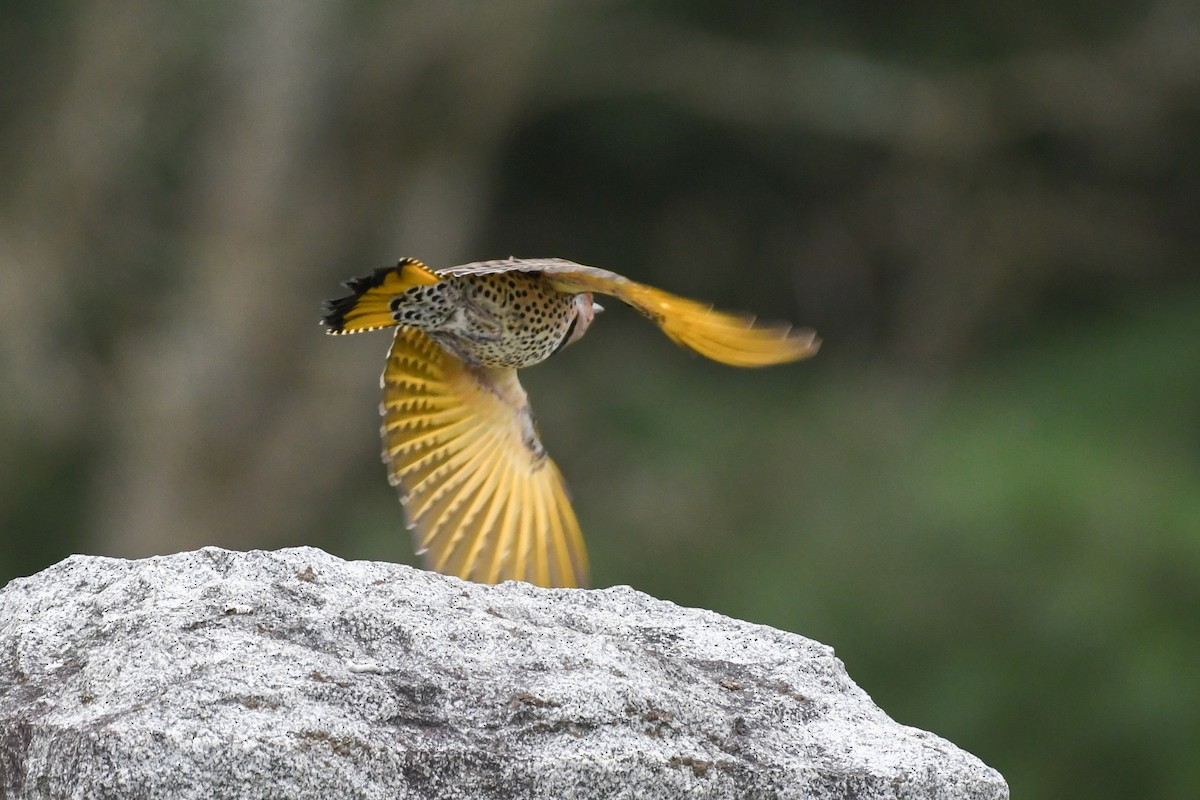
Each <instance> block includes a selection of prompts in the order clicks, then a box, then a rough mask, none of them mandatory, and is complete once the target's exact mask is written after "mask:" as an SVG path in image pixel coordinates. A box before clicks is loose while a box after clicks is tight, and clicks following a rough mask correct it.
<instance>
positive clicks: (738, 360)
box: [438, 258, 821, 367]
mask: <svg viewBox="0 0 1200 800" xmlns="http://www.w3.org/2000/svg"><path fill="white" fill-rule="evenodd" d="M510 270H514V271H518V272H540V273H542V274H543V275H545V276H546V279H547V280H548V281H550V285H551V286H553V287H554V288H555V289H557V290H559V291H560V292H567V293H569V294H579V293H581V292H595V293H597V294H606V295H611V296H613V297H616V298H617V299H618V300H621V301H622V302H624V303H627V304H629V305H631V306H633V307H634V308H636V309H637V310H638V311H640V312H641V313H642V314H644V315H645V316H647V317H649V318H650V319H652V320H654V322H655V323H657V324H658V326H659V327H660V328H662V330H663V333H665V334H666V335H667V336H669V337H670V338H671V340H672V341H673V342H675V343H676V344H679V345H682V346H683V347H688V348H691V349H692V350H695V351H696V352H697V353H699V354H700V355H702V356H705V357H707V358H711V359H713V360H714V361H720V362H721V363H723V364H729V365H731V366H735V367H766V366H770V365H772V364H784V363H787V362H789V361H799V360H800V359H803V358H808V357H810V356H812V355H814V354H816V352H817V349H818V348H819V347H820V345H821V342H820V340H819V339H817V336H816V334H815V333H814V332H813V331H811V330H808V329H802V328H793V327H792V326H791V325H788V324H787V323H774V324H771V323H768V324H764V323H756V322H755V319H754V317H753V316H750V315H747V314H731V313H729V312H725V311H717V310H715V309H714V308H713V307H712V306H710V305H707V304H705V303H699V302H697V301H695V300H688V299H687V298H683V297H679V296H677V295H673V294H671V293H670V292H664V291H663V290H662V289H656V288H654V287H653V286H647V285H645V284H643V283H638V282H636V281H631V280H629V279H628V278H626V277H624V276H623V275H618V274H617V273H615V272H612V271H610V270H607V269H600V268H598V267H589V266H585V265H583V264H576V263H575V262H573V261H566V260H564V259H561V258H529V259H524V258H508V259H501V260H496V261H477V262H474V263H472V264H463V265H462V266H458V267H449V268H447V269H441V270H438V275H441V276H463V275H485V274H489V273H495V272H506V271H510Z"/></svg>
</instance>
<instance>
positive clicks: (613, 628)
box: [0, 548, 1008, 800]
mask: <svg viewBox="0 0 1200 800" xmlns="http://www.w3.org/2000/svg"><path fill="white" fill-rule="evenodd" d="M0 797H3V798H118V797H119V798H135V799H136V798H172V800H177V799H178V798H200V797H204V798H209V797H229V798H233V797H236V798H323V799H324V800H329V799H330V798H389V800H393V799H396V798H524V797H534V798H643V797H644V798H656V800H658V799H660V798H674V797H687V798H726V797H727V798H742V799H744V798H876V797H878V798H884V797H886V798H925V797H929V798H1006V797H1008V787H1007V786H1006V784H1005V782H1004V779H1003V778H1001V777H1000V775H999V774H998V773H996V772H995V771H993V770H992V769H990V768H988V767H987V766H985V765H984V764H983V763H982V762H980V761H979V760H978V759H976V758H975V757H974V756H972V755H970V754H968V753H966V752H964V751H962V750H960V749H958V748H957V747H955V746H954V745H952V744H950V743H949V742H946V741H945V740H942V739H939V738H938V737H936V736H933V735H932V734H929V733H925V732H923V731H919V730H916V729H914V728H909V727H905V726H903V725H899V724H897V723H895V722H893V721H892V720H891V719H889V718H888V717H887V715H885V714H884V713H883V711H881V710H880V709H879V708H878V707H877V706H876V705H875V704H874V703H872V702H871V699H870V698H869V697H868V696H867V695H866V693H865V692H863V691H862V690H861V689H859V688H858V687H857V686H856V685H855V684H854V683H853V682H852V681H851V680H850V678H849V677H848V676H847V675H846V671H845V668H844V666H843V665H842V663H841V662H840V661H839V660H838V659H837V658H835V657H834V655H833V651H832V650H831V649H830V648H829V647H826V646H825V645H822V644H819V643H817V642H813V641H810V640H808V639H804V638H802V637H800V636H796V635H794V634H790V633H784V632H782V631H777V630H774V629H772V628H767V627H763V626H760V625H752V624H749V623H745V622H739V621H737V620H733V619H729V618H727V617H723V616H720V615H718V614H715V613H712V612H708V611H699V610H695V609H688V608H681V607H679V606H676V605H673V604H671V603H667V602H663V601H660V600H655V599H653V598H651V597H649V596H647V595H645V594H641V593H639V592H636V591H634V590H632V589H629V588H626V587H618V588H614V589H607V590H603V591H596V590H593V591H584V590H556V591H551V590H544V589H537V588H534V587H532V586H528V585H526V584H517V583H509V584H502V585H500V586H494V587H493V586H479V585H475V584H470V583H464V582H463V581H460V580H457V579H455V578H447V577H443V576H440V575H435V574H432V573H428V572H421V571H418V570H414V569H411V568H409V567H405V566H398V565H394V564H380V563H372V562H346V561H342V560H340V559H338V558H335V557H333V556H330V555H328V554H327V553H324V552H322V551H320V550H316V549H312V548H298V549H292V550H283V551H278V552H250V553H238V552H230V551H227V550H219V549H216V548H206V549H204V550H200V551H197V552H191V553H181V554H178V555H174V556H167V557H160V558H151V559H145V560H141V561H123V560H118V559H110V558H95V557H85V556H74V557H71V558H68V559H67V560H65V561H63V562H61V563H59V564H57V565H55V566H53V567H51V568H49V569H47V570H45V571H43V572H41V573H39V574H37V575H34V576H32V577H30V578H24V579H20V580H16V581H13V582H12V583H11V584H9V585H8V586H7V587H6V588H5V589H3V591H0Z"/></svg>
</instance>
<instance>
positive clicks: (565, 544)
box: [380, 327, 587, 586]
mask: <svg viewBox="0 0 1200 800" xmlns="http://www.w3.org/2000/svg"><path fill="white" fill-rule="evenodd" d="M382 383H383V392H384V396H383V404H382V406H381V409H380V410H381V412H382V414H383V426H382V431H381V432H382V435H383V460H384V463H386V464H387V467H388V477H389V480H390V481H391V482H392V484H393V485H395V486H396V487H398V488H399V490H400V493H401V499H402V501H403V503H404V508H405V513H406V516H407V518H408V524H409V527H410V528H411V529H412V531H413V536H414V539H415V542H416V546H417V550H418V552H421V553H422V555H423V557H424V559H425V562H426V564H427V566H429V567H430V568H431V569H435V570H437V571H439V572H448V573H450V574H454V575H458V576H459V577H462V578H468V579H470V580H476V581H482V582H486V583H494V582H497V581H502V580H509V579H517V580H525V581H529V582H531V583H536V584H538V585H541V586H578V585H585V584H586V583H587V553H586V551H585V548H584V545H583V537H582V535H581V533H580V531H579V523H578V521H577V520H576V518H575V512H574V511H573V510H572V508H571V503H570V500H569V499H568V497H567V491H566V487H565V485H564V484H563V480H562V476H561V474H560V473H559V471H558V468H557V467H556V466H555V465H554V462H553V461H551V460H550V458H549V457H548V456H547V455H546V454H545V451H544V450H543V449H542V446H541V443H540V442H539V441H538V440H537V436H536V432H535V430H534V428H533V420H532V416H531V415H530V413H529V405H528V402H527V400H526V396H525V392H524V390H523V389H522V388H521V386H520V384H519V383H518V381H517V378H516V372H515V371H513V370H500V369H483V368H479V367H470V366H468V365H466V364H464V363H463V362H462V361H460V360H459V359H458V358H456V357H454V356H453V355H451V354H450V353H448V352H446V351H445V350H443V349H442V348H441V347H439V346H438V345H437V344H435V343H434V342H433V341H432V340H431V339H429V337H428V336H426V335H425V334H424V333H421V332H420V331H418V330H415V329H413V328H406V327H401V328H400V329H398V330H397V331H396V337H395V339H394V341H393V343H392V349H391V351H390V352H389V353H388V360H387V366H386V368H385V369H384V373H383V379H382Z"/></svg>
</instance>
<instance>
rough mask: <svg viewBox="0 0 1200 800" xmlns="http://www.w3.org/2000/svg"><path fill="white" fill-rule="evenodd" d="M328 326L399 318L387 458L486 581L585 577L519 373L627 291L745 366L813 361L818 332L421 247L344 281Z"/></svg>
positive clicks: (388, 391) (644, 308)
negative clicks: (435, 262)
mask: <svg viewBox="0 0 1200 800" xmlns="http://www.w3.org/2000/svg"><path fill="white" fill-rule="evenodd" d="M343 285H344V286H345V287H346V288H347V289H349V290H350V292H351V293H350V294H349V295H348V296H346V297H342V298H340V299H337V300H328V301H326V303H325V308H324V311H325V317H324V319H323V322H324V324H325V326H326V333H330V334H347V333H361V332H363V331H371V330H378V329H380V328H392V327H394V328H396V333H395V337H394V339H393V340H392V347H391V350H390V351H389V352H388V357H387V365H386V366H385V367H384V370H383V376H382V378H381V379H380V383H381V384H382V387H383V402H382V404H381V405H380V413H381V414H382V415H383V426H382V429H381V433H382V436H383V461H384V463H385V464H386V465H387V471H388V480H389V481H390V482H391V484H392V485H393V486H395V487H397V489H398V490H399V492H400V500H401V502H402V504H403V505H404V510H405V515H406V517H407V522H408V527H409V528H410V529H411V530H412V531H413V536H414V539H415V543H416V547H417V551H418V553H420V554H421V555H422V557H423V558H424V561H425V564H426V566H427V567H429V568H430V569H433V570H436V571H438V572H444V573H449V574H452V575H457V576H459V577H461V578H466V579H469V580H474V581H479V582H482V583H498V582H500V581H504V580H512V579H515V580H523V581H528V582H530V583H534V584H537V585H539V586H585V585H587V581H588V566H587V551H586V549H585V548H584V544H583V536H582V535H581V534H580V531H579V523H578V521H577V520H576V518H575V512H574V511H573V510H572V508H571V501H570V499H569V498H568V495H567V489H566V486H565V484H564V483H563V479H562V475H561V474H560V473H559V471H558V467H557V466H555V464H554V462H553V461H552V460H551V459H550V457H549V456H548V455H547V454H546V450H545V448H544V447H542V443H541V440H540V439H539V438H538V431H537V425H536V424H535V423H534V418H533V413H532V412H531V411H530V408H529V401H528V399H527V397H526V395H525V390H524V389H522V388H521V384H520V382H519V381H518V380H517V370H519V369H522V368H524V367H529V366H532V365H534V364H537V363H539V362H541V361H544V360H546V359H547V358H549V357H550V356H551V355H553V354H554V353H556V352H558V351H559V350H561V349H562V348H564V347H566V346H567V345H570V344H572V343H574V342H576V341H578V340H579V339H580V338H581V337H582V336H583V334H584V333H585V332H586V331H587V329H588V327H589V326H590V325H591V324H592V321H593V319H594V318H595V315H596V313H597V312H599V311H601V310H603V309H602V308H601V307H600V306H599V305H598V304H597V303H596V302H595V301H594V300H593V295H595V294H604V295H610V296H612V297H616V298H617V299H618V300H621V301H623V302H625V303H627V304H628V305H630V306H633V307H634V308H635V309H637V310H638V311H639V312H641V313H642V314H643V315H645V316H647V317H649V318H650V319H651V320H653V321H654V322H655V323H656V324H657V325H658V326H659V327H660V328H661V329H662V331H663V333H665V334H666V335H667V336H668V337H670V338H671V339H672V340H673V341H674V342H675V343H676V344H679V345H681V346H683V347H687V348H690V349H692V350H694V351H696V352H697V353H700V354H701V355H703V356H706V357H708V358H711V359H713V360H715V361H719V362H721V363H724V364H730V365H732V366H737V367H763V366H768V365H771V364H782V363H786V362H790V361H798V360H800V359H803V358H807V357H809V356H811V355H813V354H814V353H816V351H817V347H818V346H819V344H820V342H819V340H818V339H817V337H816V335H815V334H814V333H813V332H812V331H811V330H801V329H793V328H792V327H791V326H790V325H787V324H757V323H755V321H754V318H753V317H750V316H746V315H740V314H730V313H725V312H721V311H715V310H713V309H712V307H711V306H708V305H706V304H704V303H700V302H697V301H695V300H687V299H684V298H682V297H677V296H675V295H672V294H669V293H667V292H664V291H662V290H661V289H655V288H653V287H651V286H646V285H644V284H641V283H637V282H635V281H631V280H629V279H628V278H625V277H623V276H621V275H618V274H617V273H615V272H610V271H608V270H605V269H598V268H596V267H587V266H583V265H582V264H576V263H574V262H571V261H565V260H563V259H559V258H534V259H519V258H507V259H502V260H497V261H479V262H475V263H471V264H464V265H462V266H457V267H447V268H445V269H437V270H433V269H430V268H429V267H427V266H425V265H424V264H422V263H421V262H420V261H417V260H416V259H412V258H405V259H402V260H401V261H400V262H399V263H398V264H397V265H396V266H395V267H386V268H383V269H377V270H375V271H374V272H372V273H371V274H370V275H367V276H366V277H362V278H354V279H351V280H349V281H346V282H345V283H344V284H343Z"/></svg>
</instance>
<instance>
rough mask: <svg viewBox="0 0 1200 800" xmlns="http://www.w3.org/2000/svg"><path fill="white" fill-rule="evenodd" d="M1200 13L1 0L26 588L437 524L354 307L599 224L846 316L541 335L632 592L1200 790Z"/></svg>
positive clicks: (1175, 9)
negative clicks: (390, 266) (769, 334)
mask: <svg viewBox="0 0 1200 800" xmlns="http://www.w3.org/2000/svg"><path fill="white" fill-rule="evenodd" d="M1198 41H1200V7H1197V6H1196V4H1194V3H1188V2H1182V1H1181V0H1180V1H1175V0H1162V1H1161V2H1145V3H1135V2H1119V3H1118V2H1106V3H1099V4H1097V3H1082V2H1060V3H1055V4H1044V3H1041V4H1039V3H1032V2H1020V3H1017V4H1016V5H1013V4H1011V3H1010V4H1006V5H1004V6H1003V7H1001V6H996V5H995V4H987V3H983V2H980V1H979V0H974V1H973V2H967V3H961V4H958V5H956V6H954V7H949V6H947V5H946V4H943V3H909V4H893V5H881V4H877V3H857V2H854V3H843V4H796V3H784V2H768V3H757V4H750V5H744V6H736V7H735V6H731V5H729V4H723V3H713V2H690V3H680V2H667V0H659V1H657V2H650V3H641V4H629V3H620V2H615V1H607V2H606V1H604V0H591V2H570V3H568V2H562V0H557V1H556V0H528V1H525V0H522V1H520V2H516V1H514V2H509V3H502V4H486V5H477V4H471V5H465V4H456V3H433V2H429V3H378V2H360V3H348V4H346V3H333V2H328V1H325V2H322V1H321V0H307V1H306V2H295V3H255V4H249V3H242V4H240V3H222V4H204V3H180V4H167V5H164V4H157V3H151V2H149V0H140V2H138V1H131V2H124V3H120V4H115V5H110V4H104V5H103V6H97V5H91V4H85V3H80V2H55V3H44V2H41V3H31V2H25V3H20V2H9V3H5V4H3V6H0V52H3V53H4V54H5V70H4V71H3V73H2V77H0V110H2V111H3V113H0V174H3V175H4V176H5V179H4V181H3V183H2V184H0V369H3V371H4V375H5V391H4V392H3V393H0V441H3V443H4V445H3V446H4V450H3V453H4V458H3V459H0V530H2V531H3V533H4V535H3V536H0V581H3V580H7V579H9V578H11V577H13V576H15V575H23V574H28V573H31V572H34V571H37V570H39V569H41V568H43V567H45V566H47V565H49V564H50V563H53V562H54V561H56V560H57V559H59V558H62V557H63V556H65V555H67V554H68V553H71V552H80V551H82V552H93V553H103V554H108V555H117V556H126V557H136V556H143V555H146V554H150V553H158V552H170V551H175V550H181V549H188V548H193V547H197V546H201V545H205V544H218V545H222V546H227V547H238V548H253V547H280V546H287V545H296V544H314V545H319V546H322V547H324V548H326V549H328V550H331V551H333V552H336V553H338V554H340V555H342V556H346V557H358V558H380V559H391V560H409V561H411V559H412V556H411V548H410V545H409V543H408V542H407V541H406V537H405V535H404V532H403V527H402V523H401V516H400V510H399V508H398V506H397V503H396V499H395V497H394V495H393V493H392V491H391V489H390V487H388V486H387V484H386V481H385V480H384V477H383V469H382V467H381V465H380V464H379V463H378V461H377V457H376V453H377V452H378V443H377V439H376V437H377V428H378V422H377V419H376V417H375V409H376V405H377V397H376V393H377V384H376V380H375V376H376V375H377V373H378V371H379V369H380V368H381V367H382V364H383V354H384V352H385V350H386V346H387V343H386V337H384V336H375V337H370V336H364V337H355V338H350V339H337V340H334V339H330V338H327V337H323V336H322V335H321V334H320V330H319V328H318V327H317V326H316V324H315V323H316V318H317V314H318V304H319V301H320V300H321V299H322V298H324V297H328V296H332V295H335V294H337V293H338V291H339V290H338V287H337V282H338V281H340V280H342V279H344V278H347V277H350V276H352V275H358V274H364V273H365V272H366V271H368V270H369V269H371V268H373V267H376V266H381V265H384V264H387V263H389V262H392V261H394V260H395V259H396V258H397V257H399V256H402V255H413V256H417V257H420V258H422V259H424V260H426V261H427V262H428V263H430V264H433V265H435V266H437V265H445V264H451V263H459V262H462V261H469V260H475V259H481V258H491V257H498V256H504V255H508V254H516V255H529V256H543V255H554V256H562V257H566V258H572V259H574V260H577V261H581V262H584V263H591V264H596V265H599V266H604V267H608V268H611V269H615V270H618V271H620V272H623V273H625V274H628V275H630V276H632V277H635V278H638V279H641V280H644V281H646V282H649V283H653V284H657V285H660V286H662V287H664V288H667V289H671V290H674V291H677V292H680V293H683V294H687V295H691V296H694V297H698V298H703V299H706V300H712V301H715V302H717V303H718V304H720V305H722V306H726V307H731V308H745V309H752V310H754V311H756V312H758V313H760V314H762V315H764V316H768V317H773V318H785V319H792V320H794V321H796V322H798V323H801V324H804V325H811V326H812V327H815V328H816V329H817V330H818V331H819V332H820V333H821V334H822V335H823V337H824V339H825V342H826V344H825V347H824V349H823V351H822V352H821V354H820V355H819V356H818V358H817V359H815V360H814V361H812V362H809V363H806V364H803V365H798V366H795V367H788V368H781V369H775V370H768V371H763V372H740V371H735V370H730V369H727V368H724V367H720V366H718V365H714V364H709V363H706V362H703V361H701V360H699V359H696V358H693V357H690V356H688V355H686V354H684V353H680V352H678V351H677V350H675V349H674V348H673V347H672V346H671V345H670V343H668V342H666V341H665V340H664V339H663V338H662V337H660V336H658V334H657V333H655V332H654V331H653V329H652V328H651V327H649V326H648V325H646V324H645V323H644V321H642V320H640V319H639V318H637V316H636V315H635V314H632V313H628V312H623V311H622V310H621V309H615V308H614V309H612V310H611V311H610V312H608V313H606V314H605V316H604V317H602V318H601V320H600V322H599V323H598V324H597V326H596V327H595V328H593V332H592V333H591V335H589V336H588V337H587V339H585V340H584V341H583V342H581V343H580V344H579V345H577V346H575V347H573V348H571V349H569V350H567V351H565V352H564V353H563V354H562V355H560V356H557V357H556V358H555V359H554V361H553V362H552V363H550V364H548V365H546V366H542V367H539V368H536V369H533V370H530V371H528V372H527V373H526V378H525V382H526V384H527V386H528V388H529V392H530V395H531V397H532V398H533V402H534V405H535V408H536V409H537V411H538V414H539V419H540V423H541V427H542V432H543V438H544V439H545V440H546V442H547V445H548V447H549V448H550V450H551V452H552V453H553V454H554V455H555V456H556V458H557V460H558V461H559V463H560V465H561V466H562V468H563V472H564V473H565V474H566V475H567V476H568V480H569V482H570V484H571V486H572V488H573V491H574V495H575V498H576V502H577V508H578V511H579V514H580V517H581V521H582V523H583V526H584V530H585V533H586V534H587V536H588V541H589V545H590V547H591V551H592V555H593V560H594V576H595V581H596V583H597V585H600V586H606V585H610V584H615V583H629V584H632V585H634V586H636V587H638V588H640V589H643V590H645V591H648V592H650V593H652V594H655V595H657V596H661V597H667V598H670V599H673V600H675V601H677V602H680V603H685V604H688V605H697V606H704V607H708V608H713V609H716V610H718V611H721V612H724V613H727V614H731V615H734V616H738V617H742V618H746V619H750V620H755V621H759V622H762V623H766V624H770V625H774V626H778V627H781V628H785V629H788V630H792V631H796V632H798V633H801V634H804V635H807V636H811V637H814V638H817V639H819V640H821V641H824V642H827V643H829V644H832V645H833V646H834V647H836V648H837V651H838V653H839V654H840V656H841V657H842V658H843V659H844V660H845V661H846V662H847V665H848V668H849V670H850V674H851V675H852V677H854V678H855V680H857V681H858V682H859V683H860V684H861V685H863V687H864V688H865V689H867V691H868V692H870V693H871V695H872V696H873V697H874V698H875V699H876V701H877V702H878V703H879V704H880V705H881V706H882V707H883V708H885V709H886V710H887V711H888V712H889V713H890V714H891V715H893V716H894V717H895V718H897V719H899V720H900V721H902V722H905V723H908V724H912V725H916V726H919V727H922V728H927V729H929V730H932V731H934V732H936V733H938V734H941V735H943V736H946V737H948V738H949V739H951V740H952V741H954V742H956V743H958V744H960V745H961V746H963V747H965V748H967V749H969V750H971V751H972V752H975V753H976V754H978V755H979V756H981V757H982V758H983V759H984V760H985V761H987V762H988V763H989V764H991V765H993V766H995V767H996V768H998V769H999V770H1001V772H1002V773H1003V774H1004V775H1005V776H1006V777H1007V778H1008V780H1009V782H1010V785H1011V786H1012V790H1013V796H1014V797H1027V798H1050V797H1058V796H1061V795H1062V794H1064V793H1070V794H1078V795H1082V796H1092V797H1097V798H1103V797H1113V798H1116V797H1126V796H1130V795H1137V796H1156V797H1157V796H1162V797H1172V796H1176V797H1182V796H1191V795H1192V794H1194V792H1195V787H1196V786H1197V785H1200V767H1198V766H1197V763H1198V762H1197V761H1196V759H1195V755H1194V754H1195V752H1196V751H1197V750H1198V749H1200V696H1198V691H1197V689H1196V688H1195V683H1196V682H1195V680H1194V675H1195V665H1196V664H1197V663H1200V652H1198V651H1200V630H1198V628H1200V348H1198V347H1197V345H1196V343H1197V341H1200V271H1198V270H1197V268H1196V265H1197V264H1198V263H1200V225H1197V224H1196V221H1197V219H1200V47H1198V46H1197V42H1198ZM610 306H611V304H610Z"/></svg>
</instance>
